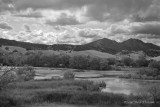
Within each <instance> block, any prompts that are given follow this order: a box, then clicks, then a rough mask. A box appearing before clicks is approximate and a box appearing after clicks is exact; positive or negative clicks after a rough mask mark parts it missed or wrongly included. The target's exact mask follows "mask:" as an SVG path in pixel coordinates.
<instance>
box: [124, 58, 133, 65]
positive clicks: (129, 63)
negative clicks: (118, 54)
mask: <svg viewBox="0 0 160 107" xmlns="http://www.w3.org/2000/svg"><path fill="white" fill-rule="evenodd" d="M122 62H123V63H124V64H125V65H126V66H131V64H132V62H133V60H132V59H131V58H130V57H125V58H123V59H122Z"/></svg>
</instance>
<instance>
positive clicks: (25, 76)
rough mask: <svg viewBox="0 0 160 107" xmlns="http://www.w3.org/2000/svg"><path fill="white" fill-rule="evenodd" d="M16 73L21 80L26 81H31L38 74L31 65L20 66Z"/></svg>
mask: <svg viewBox="0 0 160 107" xmlns="http://www.w3.org/2000/svg"><path fill="white" fill-rule="evenodd" d="M16 73H17V75H18V77H19V80H24V81H29V80H32V79H34V76H35V75H36V74H35V73H36V72H35V70H34V68H33V67H31V66H24V67H22V68H18V70H17V71H16Z"/></svg>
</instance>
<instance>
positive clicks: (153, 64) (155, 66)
mask: <svg viewBox="0 0 160 107" xmlns="http://www.w3.org/2000/svg"><path fill="white" fill-rule="evenodd" d="M148 67H150V68H153V69H158V70H159V71H160V62H157V61H152V62H150V63H149V65H148Z"/></svg>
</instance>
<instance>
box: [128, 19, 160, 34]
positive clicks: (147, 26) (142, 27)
mask: <svg viewBox="0 0 160 107" xmlns="http://www.w3.org/2000/svg"><path fill="white" fill-rule="evenodd" d="M131 30H132V33H133V34H151V35H160V23H157V22H149V23H140V24H139V25H138V26H132V27H131Z"/></svg>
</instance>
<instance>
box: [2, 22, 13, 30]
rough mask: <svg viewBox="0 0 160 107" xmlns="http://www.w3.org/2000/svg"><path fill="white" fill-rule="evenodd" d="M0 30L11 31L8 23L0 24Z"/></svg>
mask: <svg viewBox="0 0 160 107" xmlns="http://www.w3.org/2000/svg"><path fill="white" fill-rule="evenodd" d="M0 29H3V30H12V29H13V28H12V27H11V26H10V25H9V24H8V23H5V22H0Z"/></svg>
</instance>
